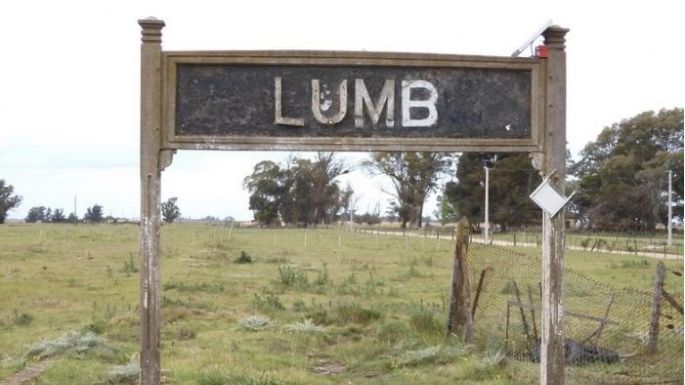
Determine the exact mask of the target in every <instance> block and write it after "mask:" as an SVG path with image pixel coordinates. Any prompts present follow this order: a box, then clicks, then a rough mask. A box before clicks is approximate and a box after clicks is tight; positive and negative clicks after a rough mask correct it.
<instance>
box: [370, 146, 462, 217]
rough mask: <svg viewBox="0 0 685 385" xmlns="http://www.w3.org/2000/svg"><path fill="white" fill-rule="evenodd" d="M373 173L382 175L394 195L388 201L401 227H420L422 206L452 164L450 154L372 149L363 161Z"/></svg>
mask: <svg viewBox="0 0 685 385" xmlns="http://www.w3.org/2000/svg"><path fill="white" fill-rule="evenodd" d="M363 165H364V166H365V168H366V170H367V171H368V172H369V173H371V174H374V175H386V176H387V177H389V178H390V181H391V182H392V191H389V193H390V194H391V195H393V197H394V198H395V201H394V203H391V206H392V207H393V209H394V211H395V212H396V213H397V214H398V216H399V217H400V221H401V223H402V228H405V227H407V224H409V225H410V226H411V227H421V225H422V217H423V205H424V203H425V201H426V198H427V197H428V194H429V193H430V192H431V191H433V190H434V189H435V188H436V187H437V183H438V180H439V179H440V177H442V176H443V175H444V174H445V173H446V172H447V171H448V170H449V169H450V167H451V165H452V157H451V156H450V155H448V154H445V153H438V152H376V153H373V154H371V156H370V159H369V160H367V161H365V162H364V163H363Z"/></svg>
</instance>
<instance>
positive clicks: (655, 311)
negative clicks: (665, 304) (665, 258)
mask: <svg viewBox="0 0 685 385" xmlns="http://www.w3.org/2000/svg"><path fill="white" fill-rule="evenodd" d="M663 290H664V263H663V262H661V261H659V263H657V264H656V275H655V276H654V296H653V297H652V317H651V320H650V322H649V340H648V341H647V351H648V352H649V353H650V354H655V353H656V352H657V350H658V349H657V348H658V344H659V318H660V317H661V296H662V292H663Z"/></svg>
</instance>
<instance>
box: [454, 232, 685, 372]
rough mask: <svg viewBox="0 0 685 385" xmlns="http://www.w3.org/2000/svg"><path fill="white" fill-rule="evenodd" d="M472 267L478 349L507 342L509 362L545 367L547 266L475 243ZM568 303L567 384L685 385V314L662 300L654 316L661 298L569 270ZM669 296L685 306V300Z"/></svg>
mask: <svg viewBox="0 0 685 385" xmlns="http://www.w3.org/2000/svg"><path fill="white" fill-rule="evenodd" d="M468 261H469V262H468V263H469V275H470V282H471V287H472V289H471V291H472V294H474V292H475V294H474V295H475V296H478V299H477V307H475V314H474V320H475V338H476V342H477V344H481V345H482V346H493V345H500V346H501V345H502V341H504V342H503V345H504V350H505V351H506V353H507V355H508V356H509V357H511V358H513V359H515V360H518V361H522V362H526V361H527V362H539V360H540V338H541V337H540V335H541V333H540V325H541V313H540V305H541V285H540V279H541V262H540V258H537V257H531V256H528V255H525V254H522V253H519V252H516V251H514V250H511V249H507V248H504V247H500V246H494V245H483V244H478V243H472V244H471V246H470V249H469V255H468ZM677 273H680V272H677ZM671 276H672V275H671ZM669 278H670V277H668V276H667V277H666V279H669ZM673 279H682V278H680V277H673ZM478 286H480V287H481V288H480V289H477V288H478ZM563 295H564V297H563V298H564V321H563V325H564V326H563V327H564V335H565V339H566V342H565V359H566V378H567V383H568V384H579V385H580V384H626V385H628V384H631V385H632V384H636V385H637V384H682V383H683V315H682V307H681V308H680V310H678V309H677V308H676V307H674V306H673V304H671V302H670V301H667V300H666V299H665V298H664V297H663V295H661V294H660V295H659V296H658V297H659V298H661V299H660V300H659V301H658V302H659V305H660V306H659V307H657V310H656V312H655V310H654V309H655V306H654V297H655V296H654V293H650V292H645V291H640V290H636V289H631V288H617V287H612V286H611V285H609V284H606V283H603V282H598V281H596V280H593V279H591V278H589V277H587V276H585V275H583V274H581V273H579V272H577V271H574V270H572V269H568V268H566V269H565V272H564V283H563ZM666 296H670V300H672V301H673V302H674V303H675V305H676V306H677V305H678V304H680V306H682V303H683V298H682V294H681V293H677V294H672V293H666ZM656 315H658V317H657V319H658V320H657V324H655V316H656ZM529 367H530V366H529Z"/></svg>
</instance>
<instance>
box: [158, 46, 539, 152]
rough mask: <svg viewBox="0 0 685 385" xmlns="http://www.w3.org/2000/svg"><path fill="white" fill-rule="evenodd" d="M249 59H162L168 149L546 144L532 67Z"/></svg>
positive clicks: (478, 60)
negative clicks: (541, 134) (541, 136)
mask: <svg viewBox="0 0 685 385" xmlns="http://www.w3.org/2000/svg"><path fill="white" fill-rule="evenodd" d="M242 54H243V55H242V56H240V55H239V53H233V52H231V53H224V54H223V55H217V54H214V55H208V56H204V55H202V53H199V54H194V55H189V54H184V53H167V54H166V66H165V68H166V77H165V79H166V92H165V93H164V94H165V95H166V99H167V100H166V103H165V107H166V112H165V117H166V119H167V120H166V123H167V124H166V126H167V127H168V132H167V137H166V139H167V141H166V146H165V147H167V148H226V149H240V148H241V147H243V146H245V145H250V148H251V149H254V148H255V146H257V147H258V149H279V148H283V147H285V146H286V145H287V147H289V148H291V147H292V146H293V145H296V146H297V147H298V148H301V149H307V146H308V145H310V144H311V145H316V146H317V147H320V146H321V145H335V146H338V149H340V148H339V146H341V145H342V146H343V147H344V149H346V150H390V149H394V148H397V146H399V145H401V146H402V148H403V149H426V150H439V149H443V150H454V151H458V150H464V149H465V148H472V147H473V148H481V150H488V149H491V150H500V151H523V150H529V151H530V150H535V149H537V148H538V147H539V145H540V143H539V141H538V137H539V136H538V132H537V131H538V125H539V117H538V111H539V110H540V106H538V104H537V103H539V100H540V91H539V90H538V89H537V88H538V87H539V83H540V81H539V76H540V72H541V71H540V66H539V60H537V59H502V58H484V57H475V58H474V57H464V56H448V55H416V54H412V55H409V54H373V53H369V54H361V55H360V54H355V56H354V57H351V56H349V55H345V53H336V52H331V53H287V52H284V53H273V52H271V53H269V52H263V53H254V52H251V53H242ZM406 146H410V148H406ZM397 149H399V148H397Z"/></svg>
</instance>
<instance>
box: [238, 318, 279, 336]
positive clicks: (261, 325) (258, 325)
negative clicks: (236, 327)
mask: <svg viewBox="0 0 685 385" xmlns="http://www.w3.org/2000/svg"><path fill="white" fill-rule="evenodd" d="M238 323H239V324H240V326H241V327H242V328H243V329H246V330H249V331H253V332H256V331H259V330H264V329H266V327H267V326H269V325H270V324H271V320H270V319H269V318H268V317H264V316H261V315H251V316H249V317H246V318H243V319H241V320H240V321H238Z"/></svg>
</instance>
